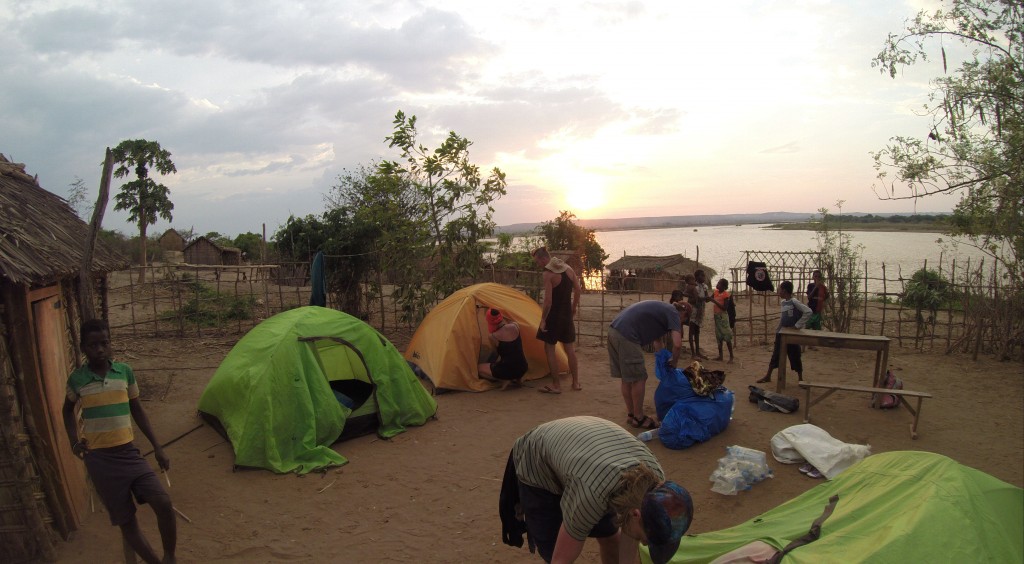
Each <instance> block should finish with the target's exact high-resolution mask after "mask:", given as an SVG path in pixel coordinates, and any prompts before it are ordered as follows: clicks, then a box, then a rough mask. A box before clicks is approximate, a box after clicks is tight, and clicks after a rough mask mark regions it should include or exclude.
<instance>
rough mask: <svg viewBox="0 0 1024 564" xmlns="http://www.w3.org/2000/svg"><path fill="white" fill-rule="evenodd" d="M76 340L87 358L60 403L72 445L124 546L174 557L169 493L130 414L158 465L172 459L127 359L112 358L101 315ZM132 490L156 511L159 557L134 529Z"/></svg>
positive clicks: (150, 557) (148, 556) (149, 556)
mask: <svg viewBox="0 0 1024 564" xmlns="http://www.w3.org/2000/svg"><path fill="white" fill-rule="evenodd" d="M81 344H82V352H84V353H85V357H86V359H87V362H86V364H85V365H83V366H81V367H79V368H78V369H77V370H75V371H74V372H72V373H71V375H70V376H69V377H68V386H67V397H66V398H65V400H64V409H63V415H64V426H65V428H66V429H67V433H68V438H69V439H70V440H71V450H72V451H73V452H74V453H75V455H76V456H78V457H79V458H81V459H82V460H83V461H84V462H85V467H86V470H88V472H89V477H90V478H91V479H92V483H93V485H94V486H95V487H96V491H97V493H98V494H99V497H100V499H101V500H102V501H103V505H104V506H106V508H107V512H108V513H109V514H110V523H111V524H112V525H117V526H118V527H120V529H121V535H122V537H123V539H124V541H125V542H126V543H127V544H128V546H130V547H131V548H132V550H134V551H135V553H136V554H138V555H139V556H140V557H141V558H142V559H143V560H145V561H146V562H150V563H153V562H174V561H175V558H174V548H175V545H176V543H177V523H175V517H174V508H173V507H172V506H171V497H170V496H169V495H168V494H167V491H166V490H165V489H164V487H163V485H162V484H161V483H160V479H159V478H157V476H156V473H154V472H153V469H152V468H151V467H150V466H149V463H147V462H146V460H145V459H144V458H143V457H142V454H141V453H140V452H139V449H138V448H137V447H136V446H135V445H134V444H133V443H132V440H133V438H134V437H133V432H132V419H134V420H135V423H136V425H138V426H139V430H141V431H142V434H144V435H146V438H147V439H149V442H150V443H151V444H152V445H153V452H154V454H155V455H156V460H157V463H158V464H159V465H160V468H162V469H164V470H168V469H170V466H171V463H170V460H169V459H168V458H167V456H166V455H165V454H164V450H163V448H162V447H161V446H160V442H159V441H158V440H157V439H156V435H154V433H153V429H152V428H151V427H150V425H149V418H148V417H146V412H145V411H143V409H142V403H141V402H140V401H139V386H138V384H137V383H136V381H135V374H134V373H133V372H132V369H131V367H129V366H128V365H127V364H123V363H120V362H113V361H112V360H111V349H110V330H109V329H108V328H107V324H106V323H105V322H104V321H103V320H101V319H93V320H89V321H86V322H85V323H83V324H82V329H81ZM78 402H81V404H82V421H83V433H82V436H81V437H79V434H78V422H77V421H76V419H75V405H76V404H77V403H78ZM133 495H134V497H135V499H137V500H138V501H139V503H148V504H149V505H150V506H151V507H152V508H153V511H154V513H156V518H157V524H158V526H159V529H160V538H161V541H162V544H163V551H164V557H163V560H161V559H160V558H158V557H157V555H156V552H154V551H153V548H152V547H151V546H150V545H149V542H148V541H147V540H146V537H145V536H144V535H143V534H142V531H141V530H140V529H139V523H138V520H137V519H136V517H135V503H134V502H133V501H132V496H133ZM131 561H134V559H133V560H131Z"/></svg>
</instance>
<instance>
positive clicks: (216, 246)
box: [185, 235, 242, 253]
mask: <svg viewBox="0 0 1024 564" xmlns="http://www.w3.org/2000/svg"><path fill="white" fill-rule="evenodd" d="M200 241H206V242H207V243H209V244H210V245H211V246H212V247H213V248H214V249H217V250H218V251H219V252H222V253H224V252H228V253H240V252H242V249H239V248H238V247H229V246H227V245H221V244H219V243H216V242H214V241H213V240H212V239H208V238H207V237H206V236H205V235H200V236H199V237H196V238H195V239H193V240H192V242H191V243H189V244H187V245H185V250H188V249H189V248H190V247H194V246H196V245H197V244H199V242H200Z"/></svg>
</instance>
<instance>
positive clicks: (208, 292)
mask: <svg viewBox="0 0 1024 564" xmlns="http://www.w3.org/2000/svg"><path fill="white" fill-rule="evenodd" d="M182 282H183V283H184V284H185V287H186V289H185V290H184V293H185V294H186V295H188V296H189V298H188V300H187V301H184V302H183V303H182V306H181V308H180V309H178V310H175V311H168V312H166V313H164V315H163V317H164V319H166V320H168V321H178V320H184V321H186V322H187V323H189V324H196V325H199V326H201V327H219V326H221V325H224V324H225V323H227V322H229V321H238V320H244V319H252V318H253V310H254V309H255V307H256V297H255V296H251V295H246V296H234V295H228V294H221V293H219V292H217V291H216V290H213V289H211V288H209V287H207V286H206V285H205V284H203V283H202V282H201V281H199V280H196V279H185V280H183V281H182Z"/></svg>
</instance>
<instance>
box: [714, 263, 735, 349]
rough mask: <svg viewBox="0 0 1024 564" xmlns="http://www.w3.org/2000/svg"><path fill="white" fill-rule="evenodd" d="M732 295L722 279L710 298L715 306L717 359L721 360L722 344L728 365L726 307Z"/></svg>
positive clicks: (729, 342)
mask: <svg viewBox="0 0 1024 564" xmlns="http://www.w3.org/2000/svg"><path fill="white" fill-rule="evenodd" d="M731 299H732V295H731V294H729V281H728V280H726V279H725V278H722V279H720V280H719V281H718V284H716V285H715V293H714V294H713V295H712V296H711V301H712V303H714V304H715V339H716V340H717V341H718V358H716V359H715V360H722V343H725V344H726V346H728V347H729V364H732V361H733V356H732V326H731V325H730V323H729V313H728V311H727V310H728V306H729V300H731Z"/></svg>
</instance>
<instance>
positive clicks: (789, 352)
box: [757, 280, 811, 384]
mask: <svg viewBox="0 0 1024 564" xmlns="http://www.w3.org/2000/svg"><path fill="white" fill-rule="evenodd" d="M778 293H779V297H780V298H782V304H781V307H782V311H781V315H780V316H779V326H778V327H776V328H775V348H774V349H772V359H771V360H770V361H768V372H766V373H765V375H764V377H763V378H761V379H760V380H758V381H757V383H758V384H764V383H765V382H771V381H772V371H773V370H775V369H776V368H778V367H779V353H780V351H779V348H780V346H779V345H780V343H781V340H782V339H781V336H780V335H779V331H781V330H782V328H783V327H796V328H797V329H803V328H804V326H805V325H806V324H807V321H808V320H809V319H810V318H811V308H809V307H807V306H805V305H804V304H803V303H801V302H800V301H799V300H797V299H796V298H794V297H793V282H792V281H790V280H783V281H782V283H780V284H779V290H778ZM786 356H787V357H788V358H789V367H790V368H792V369H793V371H795V372H796V375H797V378H799V379H800V380H803V379H804V365H803V362H802V360H801V358H800V345H786Z"/></svg>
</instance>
